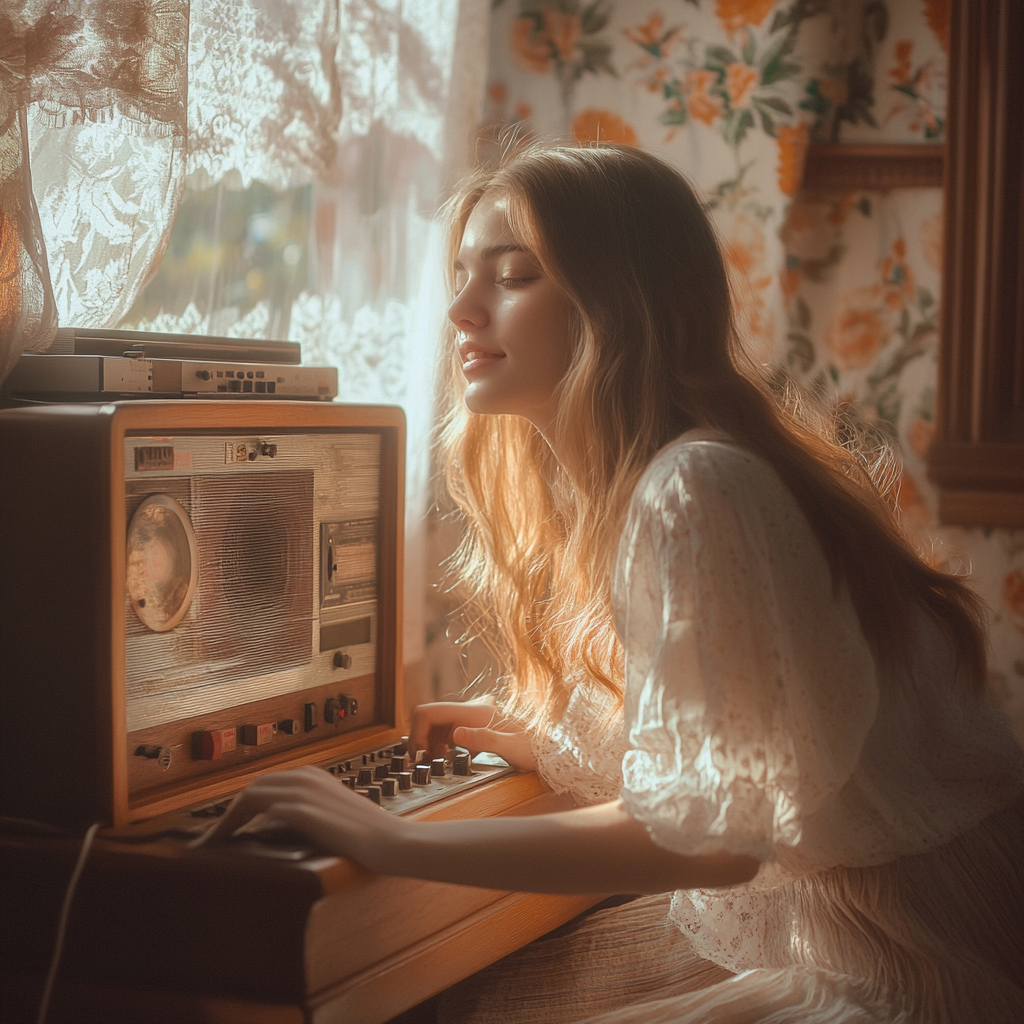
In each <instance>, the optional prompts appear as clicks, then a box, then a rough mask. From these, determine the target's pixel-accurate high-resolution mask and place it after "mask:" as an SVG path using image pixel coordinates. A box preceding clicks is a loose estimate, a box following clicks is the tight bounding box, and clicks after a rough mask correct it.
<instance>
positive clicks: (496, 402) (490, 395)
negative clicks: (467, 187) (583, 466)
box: [448, 199, 572, 431]
mask: <svg viewBox="0 0 1024 1024" xmlns="http://www.w3.org/2000/svg"><path fill="white" fill-rule="evenodd" d="M455 289H456V295H455V299H454V300H453V301H452V304H451V306H449V308H448V317H449V319H450V320H451V322H452V323H453V324H454V325H455V327H456V328H457V329H458V331H459V335H460V337H459V355H460V356H461V358H462V372H463V373H464V374H465V376H466V381H467V382H468V383H467V387H466V396H465V400H466V406H467V407H468V408H469V410H470V411H471V412H476V413H492V414H494V413H511V414H515V415H518V416H525V417H526V418H527V419H528V420H530V422H531V423H533V425H534V426H535V427H537V429H538V430H541V431H544V430H546V429H547V428H548V426H549V425H550V424H551V422H552V421H553V420H554V417H555V412H556V410H557V403H556V401H555V388H556V387H557V385H558V382H559V381H560V380H561V379H562V377H563V376H564V374H565V371H566V370H567V369H568V367H569V362H570V358H571V353H570V350H569V320H570V312H571V309H572V304H571V303H570V301H569V299H568V298H567V297H566V295H565V294H564V292H562V291H561V289H560V288H559V287H558V286H557V285H556V284H555V282H554V281H552V280H551V278H550V277H548V276H547V275H546V274H545V273H544V271H543V270H542V269H541V265H540V262H539V261H538V260H537V259H536V257H535V256H534V255H533V254H532V253H530V252H529V251H527V250H526V249H524V248H523V247H522V246H521V245H520V244H519V243H518V242H517V241H516V239H515V237H514V236H513V234H512V230H511V228H510V227H509V223H508V219H507V218H506V216H505V208H504V202H503V201H502V200H500V199H498V200H494V199H483V200H481V202H479V203H478V204H477V206H476V207H475V208H474V210H473V212H472V214H471V215H470V217H469V221H468V222H467V224H466V230H465V232H464V233H463V236H462V245H461V247H460V248H459V255H458V258H457V259H456V261H455Z"/></svg>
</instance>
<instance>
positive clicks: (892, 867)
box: [213, 147, 1024, 1024]
mask: <svg viewBox="0 0 1024 1024" xmlns="http://www.w3.org/2000/svg"><path fill="white" fill-rule="evenodd" d="M448 209H449V214H450V224H451V266H450V270H451V285H452V294H453V296H454V298H453V300H452V304H451V307H450V310H449V318H450V325H449V330H448V337H447V342H446V345H447V349H446V359H447V361H448V367H447V371H446V379H445V389H446V395H447V411H446V414H445V418H444V422H443V424H442V432H441V436H440V445H439V453H440V459H441V463H442V465H443V466H444V467H445V470H446V473H447V479H448V484H449V488H450V491H451V494H452V496H453V498H454V500H455V502H456V503H457V505H458V507H459V509H460V510H461V512H462V515H463V518H464V523H465V537H464V541H463V544H462V547H461V548H460V550H459V552H458V553H457V555H456V557H455V559H454V562H453V568H454V571H455V572H456V573H457V575H458V576H459V578H460V579H461V581H462V584H463V586H464V588H465V593H466V595H467V610H468V613H469V615H470V627H471V629H472V630H473V631H474V632H475V633H476V634H477V635H481V636H484V637H485V638H486V639H487V640H488V642H489V643H490V644H491V645H492V647H494V648H495V650H496V652H497V654H498V656H499V657H500V658H501V659H502V661H503V664H504V666H505V670H506V673H505V675H504V676H503V677H502V679H501V681H500V688H499V690H498V691H497V693H496V694H495V701H496V706H497V708H498V709H500V710H499V711H498V712H497V713H496V712H495V708H494V707H492V706H491V705H489V704H485V703H466V704H435V705H427V706H424V707H421V708H418V709H417V710H416V712H415V713H414V716H413V724H412V730H411V744H412V746H413V747H414V749H415V748H416V747H417V746H430V747H431V748H432V752H436V751H437V750H439V749H444V748H445V747H446V746H447V745H448V743H449V742H454V743H457V744H460V745H462V746H466V747H468V748H469V749H470V750H473V751H477V750H480V749H489V750H495V751H497V752H498V753H500V754H503V755H504V756H505V757H506V758H507V759H508V760H509V761H510V762H511V763H513V764H514V765H516V766H519V767H522V768H528V769H532V768H536V769H537V770H539V771H540V772H541V774H542V775H543V777H544V778H545V779H546V780H547V781H548V782H549V783H550V784H551V785H552V786H553V787H554V788H556V789H558V790H561V791H566V792H569V793H571V794H572V795H573V796H574V797H575V798H576V802H577V803H578V804H579V805H580V806H578V807H577V809H575V810H571V811H566V812H564V813H560V814H553V815H547V816H543V817H535V818H509V819H488V820H480V821H462V822H443V823H416V822H408V821H405V820H402V819H397V818H395V817H393V816H390V815H383V814H381V813H380V811H379V809H378V808H376V807H374V806H373V805H372V804H370V803H369V802H368V801H365V800H363V799H362V798H360V797H358V796H356V795H355V794H353V793H351V792H350V791H348V790H346V789H345V788H344V787H341V786H339V785H338V784H337V782H336V781H335V780H334V779H333V778H332V777H330V776H329V775H327V774H326V773H324V772H321V771H319V770H316V769H302V770H299V771H294V772H286V773H282V774H279V775H273V776H267V777H265V778H263V779H261V780H259V781H258V782H256V783H254V784H253V785H252V786H250V787H249V789H247V790H246V791H245V792H244V793H243V794H242V795H241V796H240V797H239V798H238V799H237V801H236V802H235V804H234V805H233V806H232V808H231V809H230V810H229V811H228V813H227V814H226V815H225V816H224V818H223V819H221V821H220V822H219V823H218V825H217V826H216V827H215V830H214V833H213V834H214V835H225V834H228V833H229V832H230V831H231V830H233V829H234V828H236V827H237V826H238V825H240V824H241V823H242V822H244V821H245V820H246V819H247V818H248V817H250V816H251V815H252V814H254V813H256V812H258V811H267V812H269V813H270V814H271V815H272V816H273V817H275V818H279V819H283V820H284V821H286V822H288V823H289V824H291V825H293V826H295V827H297V828H299V829H301V830H303V831H304V832H306V833H307V834H308V835H309V836H310V837H311V838H313V839H314V840H315V841H316V842H317V843H319V844H320V845H321V846H322V847H323V848H324V849H325V850H330V851H334V852H337V853H339V854H343V855H345V856H348V857H351V858H352V859H353V860H355V861H357V862H359V863H361V864H363V865H365V866H367V867H368V868H371V869H372V870H374V871H377V872H383V873H388V874H401V875H411V876H417V877H421V878H430V879H438V880H442V881H456V882H464V883H468V884H474V885H481V886H487V887H492V888H499V889H517V890H526V891H533V892H581V893H589V892H618V893H650V894H665V893H669V892H671V891H673V890H676V893H675V896H674V897H673V898H671V909H670V914H669V919H668V920H666V911H667V910H668V909H669V897H668V896H663V895H656V896H652V897H650V898H647V899H638V900H635V901H633V902H628V903H625V904H624V905H621V906H618V907H614V908H609V909H605V910H602V911H600V912H599V913H597V914H594V915H592V916H591V917H590V918H588V919H587V920H586V921H585V922H584V923H583V924H577V925H576V926H575V927H573V928H570V929H567V930H566V931H565V932H564V934H562V935H561V936H557V937H554V938H550V939H548V940H546V941H542V942H541V943H539V944H534V947H528V948H527V950H525V951H522V952H521V953H520V954H515V955H513V957H510V958H507V960H506V961H503V962H502V963H501V964H498V965H496V966H495V967H494V968H491V969H489V970H488V971H486V972H483V973H482V974H481V975H479V976H477V977H476V978H475V979H471V980H470V982H469V983H467V985H465V986H464V987H463V988H462V989H460V990H457V991H456V992H455V993H454V994H452V995H451V996H450V997H448V1001H447V1011H446V1012H447V1014H448V1017H449V1019H451V1020H458V1021H470V1020H472V1021H484V1020H486V1021H527V1020H532V1021H576V1020H584V1019H591V1018H593V1017H595V1016H596V1015H597V1014H599V1013H602V1012H604V1011H607V1017H601V1019H602V1020H607V1021H609V1022H611V1021H615V1022H625V1021H637V1022H640V1021H644V1022H651V1021H666V1022H667V1021H673V1022H690V1021H709V1022H711V1021H713V1022H724V1021H729V1022H738V1021H750V1022H753V1021H761V1020H764V1021H767V1020H769V1019H770V1020H771V1021H773V1022H781V1021H790V1020H792V1021H801V1022H808V1021H819V1020H820V1021H830V1022H837V1021H844V1022H845V1021H895V1020H910V1021H919V1022H924V1021H928V1022H933V1021H936V1022H937V1021H949V1022H954V1021H956V1022H967V1021H977V1022H985V1024H997V1022H999V1024H1003V1022H1005V1024H1009V1022H1010V1021H1014V1020H1022V1019H1024V982H1022V978H1021V972H1022V965H1024V943H1022V929H1024V924H1022V922H1024V914H1022V905H1021V871H1022V865H1024V839H1022V837H1024V809H1022V807H1024V805H1022V802H1021V799H1020V795H1021V791H1022V786H1024V782H1022V774H1024V773H1022V755H1021V751H1020V749H1019V748H1018V747H1017V745H1016V744H1015V742H1014V741H1013V739H1012V738H1011V736H1010V735H1009V733H1008V731H1007V730H1006V727H1005V725H1004V724H1003V722H1002V721H1001V720H1000V718H999V716H998V715H997V714H996V713H995V712H994V711H993V710H991V708H990V707H989V706H987V705H986V703H985V702H984V700H983V698H982V695H981V690H982V686H983V682H984V675H985V649H984V636H983V631H982V625H981V614H980V611H979V608H978V604H977V601H976V600H975V598H974V597H973V596H972V595H971V593H970V591H969V590H968V589H967V587H966V586H965V584H964V583H963V582H962V581H961V580H959V579H957V578H955V577H951V576H948V575H945V574H943V573H940V572H937V571H935V570H933V569H931V568H929V567H928V566H927V565H926V564H925V563H924V562H922V561H921V560H920V559H919V558H918V557H917V556H916V555H915V554H914V552H913V551H912V550H911V548H910V546H909V545H908V544H907V542H906V541H905V539H904V538H903V536H902V534H901V533H900V531H899V529H898V527H897V525H896V524H895V522H894V520H893V519H892V516H891V514H890V511H889V508H888V506H887V505H886V503H885V502H884V501H883V499H882V498H881V497H880V496H879V494H878V492H877V491H876V489H875V488H874V487H873V486H872V484H871V482H870V480H869V479H868V476H867V474H866V473H865V471H864V470H863V469H862V468H861V466H860V464H859V462H858V460H857V459H856V458H855V457H854V456H852V455H851V454H850V453H849V452H848V451H847V450H846V449H844V448H842V447H840V446H838V445H836V444H833V443H831V442H830V441H828V440H826V439H824V438H822V437H821V436H819V435H818V434H816V433H815V432H813V431H811V430H809V429H806V428H805V427H803V426H801V425H800V423H798V422H797V421H796V420H795V419H793V418H792V417H790V416H788V415H786V414H784V413H783V412H781V411H780V410H779V409H778V408H777V406H776V405H775V404H774V403H773V401H772V400H771V399H770V397H769V396H768V394H767V393H766V391H765V390H763V388H762V387H760V386H759V385H758V384H757V383H755V381H754V376H753V374H752V373H751V372H749V371H747V370H746V369H745V368H744V367H743V364H742V360H741V357H740V355H739V352H738V348H737V345H736V339H735V337H734V333H733V328H732V318H731V314H730V301H729V290H728V285H727V280H726V273H725V269H724V266H723V263H722V258H721V255H720V253H719V250H718V247H717V244H716V241H715V237H714V233H713V230H712V228H711V226H710V224H709V222H708V219H707V217H706V215H705V213H704V211H703V210H702V208H701V204H700V202H699V201H698V199H697V198H696V196H695V195H694V193H693V192H692V190H691V189H690V188H689V187H688V185H687V184H686V183H685V181H684V180H683V179H682V178H681V177H680V176H679V175H678V174H677V173H676V172H675V171H674V170H672V169H671V168H670V167H668V166H667V165H665V164H664V163H662V162H661V161H659V160H657V159H655V158H654V157H652V156H650V155H647V154H644V153H642V152H640V151H637V150H633V149H626V148H616V147H606V148H600V149H576V148H556V149H547V150H537V151H532V152H528V153H526V154H525V155H521V156H519V157H517V158H515V159H513V160H512V161H510V162H509V163H508V164H507V165H506V166H504V167H503V168H501V169H500V170H498V171H497V172H494V173H491V174H489V175H483V176H480V177H478V178H476V179H474V180H473V181H471V182H469V183H468V184H467V185H465V186H464V187H463V188H462V189H461V190H460V192H459V193H458V195H457V196H456V197H455V198H454V199H453V200H452V202H451V203H450V204H449V208H448ZM454 851H457V855H453V853H454ZM708 961H710V962H713V964H717V965H719V967H720V968H723V969H724V970H718V971H717V973H716V971H715V969H713V968H711V967H710V966H709V964H708ZM734 975H735V976H734ZM715 979H724V980H717V981H716V983H715V984H711V985H710V986H709V987H706V988H702V989H700V988H699V986H700V985H701V984H707V983H708V982H709V981H711V980H715ZM695 988H698V989H699V990H697V991H688V990H690V989H695Z"/></svg>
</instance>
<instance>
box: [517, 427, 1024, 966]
mask: <svg viewBox="0 0 1024 1024" xmlns="http://www.w3.org/2000/svg"><path fill="white" fill-rule="evenodd" d="M613 599H614V607H615V617H616V629H617V631H618V633H619V635H620V637H621V638H622V641H623V645H624V647H625V651H626V666H625V667H626V693H625V713H624V721H623V720H622V719H621V718H619V717H618V716H616V715H614V714H611V713H610V710H609V708H608V706H607V704H606V703H605V701H604V699H603V698H602V697H600V696H599V695H598V692H597V688H596V687H593V686H590V685H588V684H587V683H586V681H583V682H581V683H580V684H579V685H578V686H577V688H576V691H575V693H574V695H573V698H572V700H571V701H570V703H569V706H568V708H567V710H566V714H565V715H564V717H563V720H562V722H561V723H560V724H559V725H558V726H557V727H556V728H555V729H554V730H552V731H551V732H550V733H549V735H547V736H545V737H541V738H539V739H537V740H536V741H535V753H536V754H537V758H538V763H539V770H540V772H541V774H542V775H543V776H544V777H545V779H546V780H547V781H548V783H549V784H550V785H551V786H552V787H553V788H555V789H556V790H559V791H567V792H570V793H572V794H573V795H574V796H575V798H576V799H577V800H578V801H579V802H581V803H593V802H598V801H601V800H610V799H615V798H616V797H617V796H620V795H621V797H622V799H623V800H624V801H625V804H626V806H627V808H628V809H629V811H630V813H631V814H632V815H633V816H634V817H636V818H637V819H638V820H640V821H642V822H643V823H644V824H646V825H647V827H648V829H649V830H650V832H651V834H652V836H653V838H654V840H655V842H657V843H659V844H660V845H662V846H664V847H666V848H668V849H670V850H674V851H676V852H678V853H683V854H700V853H705V852H711V851H714V850H718V849H726V850H730V851H732V852H734V853H745V854H750V855H752V856H754V857H757V858H758V859H759V860H761V861H762V862H763V863H762V868H761V870H760V871H759V872H758V875H757V877H756V878H755V879H754V880H753V881H751V882H750V883H748V884H746V885H744V886H738V887H734V888H732V889H729V890H718V891H692V892H681V893H679V894H677V897H676V900H675V904H674V911H673V915H674V917H675V919H676V921H677V923H678V924H679V925H680V926H681V927H683V929H684V930H685V931H687V932H689V933H690V935H691V936H692V937H693V939H694V942H695V945H696V946H697V949H698V952H700V953H702V954H703V955H705V956H707V957H709V958H710V959H714V960H716V961H717V962H719V963H722V964H723V965H725V966H727V967H730V968H732V969H734V970H742V969H747V968H750V967H757V966H767V964H765V962H764V935H763V929H761V928H760V926H759V924H758V922H759V919H763V918H764V917H765V916H766V915H768V914H769V913H773V911H772V895H771V890H773V889H778V888H779V887H782V886H785V885H786V884H787V883H789V882H792V881H793V880H794V879H797V878H800V876H803V875H806V874H808V873H811V872H817V871H821V870H822V869H826V868H831V867H835V866H838V865H843V866H846V867H865V866H868V865H878V864H884V863H886V862H889V861H893V860H895V859H896V858H898V857H902V856H904V855H907V854H917V853H924V852H926V851H929V850H933V849H935V848H937V847H939V846H941V845H942V844H944V843H946V842H948V841H949V840H950V839H951V838H952V837H953V836H955V835H957V834H959V833H962V832H964V831H965V830H966V829H969V828H970V827H971V826H973V825H975V824H976V823H978V822H980V821H981V820H982V819H983V818H985V817H986V816H988V815H990V814H992V813H993V812H995V811H997V810H1000V809H1001V808H1004V807H1006V806H1007V805H1008V804H1010V803H1011V802H1012V801H1013V800H1014V798H1015V797H1016V796H1017V795H1018V794H1019V793H1020V791H1021V786H1022V782H1021V779H1022V764H1021V752H1020V748H1019V747H1018V746H1017V745H1016V743H1015V741H1014V740H1013V738H1012V737H1011V735H1010V734H1009V732H1008V731H1007V729H1006V727H1005V725H1004V724H1003V722H1002V720H1001V717H1000V716H999V715H998V714H997V713H996V712H995V711H994V710H993V709H991V708H990V707H988V706H987V705H985V704H984V703H981V702H979V701H978V700H977V699H976V698H974V697H973V696H972V695H971V694H970V691H969V687H968V686H967V685H965V684H964V683H963V681H962V680H960V679H958V678H957V676H956V668H955V664H954V661H953V657H952V654H951V652H950V649H949V647H948V646H947V643H946V641H945V639H944V637H943V635H942V634H941V632H940V631H939V629H938V627H937V626H936V625H935V624H934V623H933V622H931V620H929V619H928V618H927V617H926V616H924V615H923V614H922V616H921V617H920V619H919V621H918V623H917V627H916V630H915V632H914V633H913V635H908V636H907V637H906V643H907V645H908V649H909V651H910V652H911V658H910V659H909V663H910V665H911V668H910V670H909V671H907V672H902V673H901V672H892V671H891V672H888V673H886V674H885V675H882V674H880V673H879V671H878V670H877V669H876V665H875V662H874V659H873V658H872V654H871V651H870V649H869V647H868V644H867V642H866V641H865V639H864V636H863V634H862V633H861V630H860V625H859V622H858V619H857V615H856V612H855V611H854V608H853V605H852V603H851V601H850V598H849V596H848V594H847V593H846V592H845V590H844V589H843V588H842V587H840V588H839V589H838V590H837V589H836V588H835V587H834V586H833V581H832V575H831V572H830V570H829V566H828V564H827V562H826V560H825V557H824V555H823V553H822V551H821V549H820V547H819V545H818V543H817V540H816V538H815V536H814V534H813V532H812V530H811V528H810V526H809V524H808V522H807V520H806V519H805V517H804V515H803V513H802V512H801V510H800V508H799V506H798V505H797V504H796V501H795V500H794V498H793V497H792V495H791V494H790V492H789V491H788V489H787V488H786V487H785V486H784V485H783V483H782V481H781V480H780V479H779V477H778V476H777V474H776V473H775V472H774V470H773V469H772V468H771V467H770V466H768V465H767V463H765V462H764V461H763V460H761V459H759V458H758V457H756V456H754V455H752V454H750V453H749V452H747V451H745V450H744V449H742V448H740V447H738V446H736V445H735V444H733V443H731V442H730V441H729V439H728V438H726V437H724V435H721V434H716V433H715V432H711V431H707V430H695V431H690V432H688V433H686V434H684V435H683V436H682V437H680V438H678V439H677V440H675V441H674V442H672V443H671V444H669V445H668V446H666V447H665V448H664V449H662V451H661V452H659V453H658V455H657V456H656V457H655V459H654V461H653V462H652V463H651V465H650V467H649V468H648V470H647V472H646V473H645V474H644V476H643V478H642V479H641V480H640V482H639V484H638V486H637V488H636V491H635V492H634V495H633V500H632V505H631V509H630V513H629V517H628V522H627V525H626V528H625V531H624V533H623V536H622V539H621V542H620V545H619V552H618V560H617V566H616V573H615V581H614V593H613ZM595 723H599V724H595ZM776 916H777V915H776Z"/></svg>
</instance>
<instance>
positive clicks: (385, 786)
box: [380, 779, 398, 796]
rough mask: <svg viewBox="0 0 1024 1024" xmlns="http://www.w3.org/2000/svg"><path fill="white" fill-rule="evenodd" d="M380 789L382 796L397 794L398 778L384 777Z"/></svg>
mask: <svg viewBox="0 0 1024 1024" xmlns="http://www.w3.org/2000/svg"><path fill="white" fill-rule="evenodd" d="M380 791H381V793H383V794H384V796H398V779H384V781H383V782H381V784H380Z"/></svg>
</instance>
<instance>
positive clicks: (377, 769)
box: [373, 764, 391, 780]
mask: <svg viewBox="0 0 1024 1024" xmlns="http://www.w3.org/2000/svg"><path fill="white" fill-rule="evenodd" d="M390 774H391V768H390V767H389V766H388V765H386V764H378V765H375V766H374V769H373V777H374V778H375V779H378V780H379V779H386V778H387V777H388V775H390Z"/></svg>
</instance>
